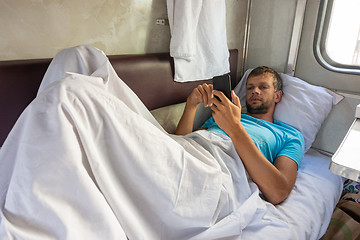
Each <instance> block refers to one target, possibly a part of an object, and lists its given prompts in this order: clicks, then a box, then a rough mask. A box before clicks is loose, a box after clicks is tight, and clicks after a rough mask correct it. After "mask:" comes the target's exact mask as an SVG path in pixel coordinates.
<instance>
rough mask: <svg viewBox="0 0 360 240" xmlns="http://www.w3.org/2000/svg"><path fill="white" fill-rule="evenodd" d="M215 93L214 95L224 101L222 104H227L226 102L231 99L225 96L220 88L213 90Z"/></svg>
mask: <svg viewBox="0 0 360 240" xmlns="http://www.w3.org/2000/svg"><path fill="white" fill-rule="evenodd" d="M213 94H214V96H217V97H218V98H219V99H220V101H221V102H222V104H225V103H226V102H228V101H229V99H228V98H227V97H226V96H225V94H224V93H223V92H221V91H218V90H213Z"/></svg>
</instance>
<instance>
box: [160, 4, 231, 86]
mask: <svg viewBox="0 0 360 240" xmlns="http://www.w3.org/2000/svg"><path fill="white" fill-rule="evenodd" d="M167 7H168V16H169V25H170V31H171V41H170V55H171V56H172V57H173V58H174V63H175V75H174V80H175V81H177V82H186V81H196V80H204V79H210V78H212V77H214V76H217V75H222V74H225V73H228V72H230V66H229V50H228V46H227V38H226V6H225V0H196V1H194V0H167Z"/></svg>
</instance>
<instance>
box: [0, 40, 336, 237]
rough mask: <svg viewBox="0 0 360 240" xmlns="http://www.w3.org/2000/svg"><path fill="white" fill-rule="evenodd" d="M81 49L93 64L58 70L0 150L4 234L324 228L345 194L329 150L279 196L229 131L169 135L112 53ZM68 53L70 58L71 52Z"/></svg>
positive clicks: (227, 233) (307, 163)
mask: <svg viewBox="0 0 360 240" xmlns="http://www.w3.org/2000/svg"><path fill="white" fill-rule="evenodd" d="M75 50H76V54H75V56H76V57H78V59H77V61H80V62H81V61H84V62H85V63H86V64H83V65H81V64H80V66H77V67H76V68H78V69H81V71H80V72H79V71H78V69H73V70H72V73H70V72H68V73H67V74H65V75H64V76H63V74H62V71H60V75H61V76H60V77H59V74H58V73H54V72H51V70H50V72H48V73H47V74H46V76H45V81H44V82H43V84H42V87H41V91H39V94H38V96H37V98H36V99H35V100H34V101H33V102H32V103H31V104H30V106H29V107H28V108H27V109H26V110H25V112H24V113H23V114H22V115H21V117H20V118H19V120H18V122H17V123H16V125H15V127H14V128H13V130H12V131H11V133H10V135H9V137H8V139H7V140H6V142H5V143H4V145H3V148H2V149H1V151H0V206H1V213H0V238H1V239H13V238H15V239H17V238H19V239H49V238H55V239H79V238H80V239H126V237H128V238H129V239H263V238H264V236H266V239H318V238H319V237H320V236H321V235H322V234H323V232H325V230H326V227H327V224H328V222H329V220H330V218H331V214H332V210H333V208H334V206H335V205H336V202H337V200H338V198H339V196H340V193H341V179H340V177H337V176H335V175H333V174H332V173H331V172H330V171H329V170H328V164H329V159H328V158H324V157H323V155H319V153H318V152H313V151H310V152H309V153H307V154H306V155H305V158H304V162H303V164H302V166H301V167H300V169H299V174H298V179H297V182H296V184H295V188H294V190H293V191H292V193H291V194H290V196H289V198H288V199H287V200H286V201H285V202H283V203H282V204H280V205H277V206H274V205H272V204H270V203H268V202H266V201H264V200H263V199H262V198H261V197H260V194H259V189H258V188H257V186H256V185H255V184H254V183H253V182H252V181H251V179H250V178H249V176H248V175H247V173H246V170H245V168H244V166H243V164H242V162H241V160H240V159H239V157H238V155H237V154H236V151H235V149H234V147H233V145H232V143H231V141H230V139H229V138H227V137H226V136H223V135H218V134H214V133H212V132H209V131H197V132H194V133H191V134H189V135H187V136H185V137H181V136H175V135H172V134H167V133H166V131H164V129H162V127H161V126H160V125H159V124H158V123H157V122H156V121H155V120H154V118H153V117H152V115H151V114H150V112H149V111H147V109H146V108H145V106H143V105H142V103H141V102H140V100H139V99H138V98H137V96H136V95H135V94H134V93H132V91H131V90H130V89H129V88H128V87H127V86H126V85H125V84H123V82H122V81H121V80H120V79H119V78H118V77H117V76H116V74H115V73H114V71H113V69H112V68H111V65H110V64H109V62H108V61H107V60H106V57H105V55H104V54H103V53H101V52H99V51H97V50H94V49H92V48H88V47H85V48H80V49H79V48H76V49H75ZM72 52H73V51H72ZM65 53H66V54H65ZM65 53H64V54H63V55H60V57H58V58H56V59H58V60H59V61H60V62H58V63H59V64H60V65H61V62H65V63H71V61H70V59H67V57H69V55H67V52H65ZM64 55H66V56H67V57H66V56H64ZM70 55H71V54H70ZM72 57H74V56H72ZM79 58H80V59H81V60H79ZM72 59H73V58H72ZM89 59H90V60H89ZM88 61H91V62H92V63H94V62H95V63H94V69H92V70H91V71H90V70H89V69H90V68H91V66H92V65H91V64H89V62H88ZM52 65H53V66H55V67H58V66H56V65H57V64H56V61H55V62H54V63H52ZM70 65H71V67H73V66H74V65H73V64H70ZM50 69H51V68H50ZM125 233H126V234H125Z"/></svg>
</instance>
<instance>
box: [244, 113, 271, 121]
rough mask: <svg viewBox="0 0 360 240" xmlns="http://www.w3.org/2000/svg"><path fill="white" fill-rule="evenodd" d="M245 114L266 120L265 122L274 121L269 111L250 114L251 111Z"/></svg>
mask: <svg viewBox="0 0 360 240" xmlns="http://www.w3.org/2000/svg"><path fill="white" fill-rule="evenodd" d="M246 114H247V115H249V116H252V117H254V118H257V119H261V120H264V121H267V122H271V123H273V122H274V116H273V115H272V114H270V113H261V114H252V113H249V112H247V113H246Z"/></svg>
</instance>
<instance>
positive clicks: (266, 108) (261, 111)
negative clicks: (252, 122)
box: [246, 102, 270, 114]
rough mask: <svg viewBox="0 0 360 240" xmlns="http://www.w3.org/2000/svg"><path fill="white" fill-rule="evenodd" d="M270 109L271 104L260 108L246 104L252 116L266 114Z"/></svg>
mask: <svg viewBox="0 0 360 240" xmlns="http://www.w3.org/2000/svg"><path fill="white" fill-rule="evenodd" d="M269 108H270V103H269V102H265V103H262V104H260V105H259V106H251V105H250V104H248V103H246V110H247V112H248V113H250V114H264V113H267V112H268V111H269Z"/></svg>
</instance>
